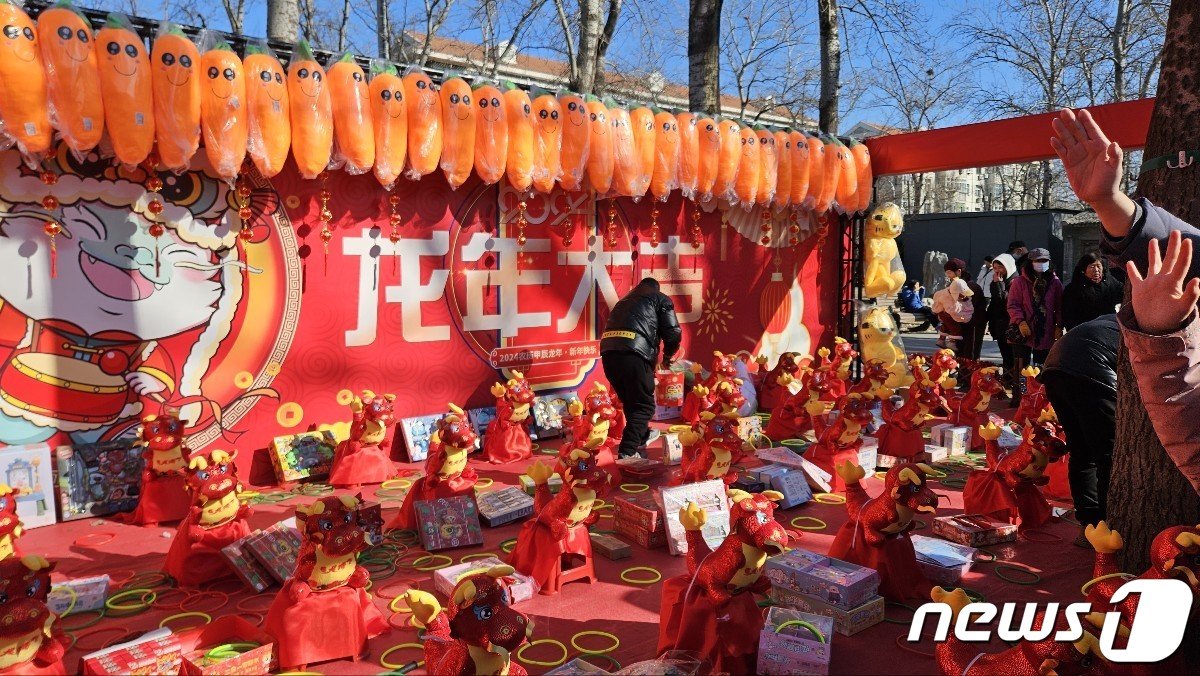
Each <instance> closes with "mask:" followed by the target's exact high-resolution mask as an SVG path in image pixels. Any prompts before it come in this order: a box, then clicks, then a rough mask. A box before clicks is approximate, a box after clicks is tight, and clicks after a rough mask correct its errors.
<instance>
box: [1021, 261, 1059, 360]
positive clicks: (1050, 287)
mask: <svg viewBox="0 0 1200 676" xmlns="http://www.w3.org/2000/svg"><path fill="white" fill-rule="evenodd" d="M1062 293H1063V285H1062V282H1061V281H1059V279H1058V275H1056V274H1054V270H1053V269H1052V264H1051V263H1050V252H1049V251H1047V250H1045V249H1033V250H1032V251H1030V252H1029V254H1028V257H1027V259H1026V262H1025V268H1024V269H1023V270H1021V273H1020V274H1019V275H1017V278H1016V279H1014V280H1013V282H1012V284H1011V285H1009V288H1008V318H1009V321H1010V322H1011V323H1013V324H1016V325H1017V326H1018V327H1020V331H1021V336H1022V338H1023V344H1021V345H1018V346H1016V347H1015V349H1014V350H1013V354H1014V355H1015V356H1016V358H1017V359H1019V360H1024V361H1025V362H1027V363H1037V364H1040V363H1042V362H1043V361H1045V359H1046V354H1047V353H1048V352H1049V351H1050V346H1051V345H1053V344H1054V340H1055V338H1057V337H1058V335H1059V332H1060V330H1061V328H1062ZM1031 359H1032V361H1030V360H1031Z"/></svg>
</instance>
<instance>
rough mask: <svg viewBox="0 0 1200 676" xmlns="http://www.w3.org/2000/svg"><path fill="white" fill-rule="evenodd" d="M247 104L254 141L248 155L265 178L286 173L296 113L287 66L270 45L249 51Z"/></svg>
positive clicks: (251, 137)
mask: <svg viewBox="0 0 1200 676" xmlns="http://www.w3.org/2000/svg"><path fill="white" fill-rule="evenodd" d="M242 64H243V65H244V66H245V67H246V100H247V102H248V104H249V118H250V137H249V144H248V146H247V151H248V152H249V153H250V159H251V160H253V161H254V166H255V167H258V171H259V173H261V174H262V175H263V177H264V178H271V177H272V176H275V175H276V174H278V173H279V172H280V171H281V170H282V169H283V163H284V162H286V161H287V156H288V150H289V149H290V148H291V147H292V117H291V115H292V112H291V101H290V100H289V97H288V88H287V82H286V81H285V80H284V75H283V64H281V63H279V59H276V58H275V55H274V54H272V53H271V52H270V48H268V47H267V46H266V45H250V46H248V47H246V59H245V60H244V61H243V62H242Z"/></svg>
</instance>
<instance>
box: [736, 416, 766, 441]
mask: <svg viewBox="0 0 1200 676" xmlns="http://www.w3.org/2000/svg"><path fill="white" fill-rule="evenodd" d="M738 436H739V437H741V438H742V441H753V440H754V439H756V438H757V437H760V436H762V418H760V417H758V416H756V415H752V416H748V417H745V418H738Z"/></svg>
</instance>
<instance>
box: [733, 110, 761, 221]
mask: <svg viewBox="0 0 1200 676" xmlns="http://www.w3.org/2000/svg"><path fill="white" fill-rule="evenodd" d="M759 145H760V144H759V142H758V134H756V133H754V129H752V128H750V127H742V130H741V146H742V148H741V150H742V154H741V156H740V157H739V158H738V168H737V179H736V180H735V181H734V193H735V195H736V197H737V202H738V204H740V205H742V208H743V209H746V210H747V211H749V210H750V208H751V207H753V206H754V203H755V202H757V201H758V185H759V182H760V179H761V177H762V149H761V148H760V147H759Z"/></svg>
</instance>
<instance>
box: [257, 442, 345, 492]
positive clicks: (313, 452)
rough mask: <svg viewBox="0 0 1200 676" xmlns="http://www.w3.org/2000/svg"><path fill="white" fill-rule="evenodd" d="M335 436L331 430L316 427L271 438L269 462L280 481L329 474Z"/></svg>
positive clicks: (323, 476) (335, 445)
mask: <svg viewBox="0 0 1200 676" xmlns="http://www.w3.org/2000/svg"><path fill="white" fill-rule="evenodd" d="M336 450H337V440H336V439H334V438H333V432H330V431H329V430H318V431H313V432H301V433H299V434H285V435H283V436H281V437H275V439H274V440H273V441H271V464H272V465H274V467H275V476H276V478H278V479H279V481H280V482H281V483H292V482H294V481H301V480H303V479H323V478H325V477H327V476H329V467H330V466H331V465H332V464H333V453H334V451H336Z"/></svg>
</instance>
